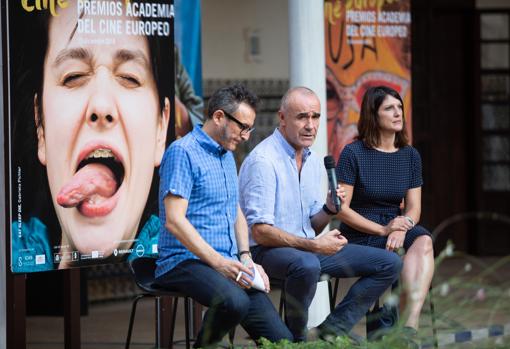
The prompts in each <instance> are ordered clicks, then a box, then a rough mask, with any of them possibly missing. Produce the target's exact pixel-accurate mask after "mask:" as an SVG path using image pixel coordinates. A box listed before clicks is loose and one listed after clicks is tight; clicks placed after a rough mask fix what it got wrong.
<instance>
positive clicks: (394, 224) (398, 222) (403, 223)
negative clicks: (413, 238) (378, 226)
mask: <svg viewBox="0 0 510 349" xmlns="http://www.w3.org/2000/svg"><path fill="white" fill-rule="evenodd" d="M412 227H413V226H412V224H411V223H410V222H409V221H408V220H407V219H406V218H405V217H404V216H397V217H395V218H393V219H392V220H391V221H390V222H389V223H388V224H386V226H385V227H384V235H386V236H389V235H390V234H391V233H393V232H394V231H399V230H401V231H404V232H406V231H408V230H409V229H411V228H412Z"/></svg>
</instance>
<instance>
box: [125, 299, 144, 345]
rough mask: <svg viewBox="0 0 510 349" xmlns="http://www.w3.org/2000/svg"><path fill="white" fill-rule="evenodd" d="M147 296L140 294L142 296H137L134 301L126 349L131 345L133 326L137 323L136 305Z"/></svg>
mask: <svg viewBox="0 0 510 349" xmlns="http://www.w3.org/2000/svg"><path fill="white" fill-rule="evenodd" d="M145 296H147V295H145V294H140V295H138V296H136V297H135V299H134V300H133V305H132V307H131V316H130V317H129V327H128V333H127V338H126V346H125V348H126V349H129V346H130V344H131V333H132V331H133V324H134V321H135V314H136V305H137V304H138V301H139V300H140V299H142V298H144V297H145Z"/></svg>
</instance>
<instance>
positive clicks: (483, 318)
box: [27, 256, 510, 349]
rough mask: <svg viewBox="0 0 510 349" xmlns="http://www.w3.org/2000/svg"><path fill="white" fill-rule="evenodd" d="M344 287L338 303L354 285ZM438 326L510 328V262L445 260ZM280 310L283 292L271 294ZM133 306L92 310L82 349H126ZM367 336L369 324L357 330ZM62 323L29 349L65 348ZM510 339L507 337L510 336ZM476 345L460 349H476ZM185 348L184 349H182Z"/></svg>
mask: <svg viewBox="0 0 510 349" xmlns="http://www.w3.org/2000/svg"><path fill="white" fill-rule="evenodd" d="M353 281H354V280H346V281H343V282H341V285H342V287H341V291H340V295H339V299H340V298H341V297H342V296H343V294H344V293H345V290H346V289H347V287H348V285H349V283H352V282H353ZM434 286H435V287H434V292H433V296H434V303H435V307H436V314H437V317H438V319H437V322H436V325H437V327H438V329H439V333H440V334H447V333H455V332H459V331H462V330H466V329H479V328H487V327H489V326H490V325H495V324H500V325H505V324H508V323H510V257H507V258H506V259H503V258H484V259H472V258H468V257H462V256H459V257H454V258H449V259H447V260H445V261H444V262H443V263H442V264H441V265H440V266H439V267H438V268H437V272H436V276H435V281H434ZM271 298H272V299H273V301H274V303H275V304H277V301H278V299H279V292H278V291H273V292H271ZM130 307H131V302H130V301H129V300H126V301H119V302H110V303H102V304H92V305H91V306H90V308H89V312H90V314H89V315H88V316H85V317H82V320H81V336H82V341H81V343H82V348H83V349H104V348H111V349H117V348H124V345H125V340H126V334H127V327H128V322H129V313H130ZM428 309H429V308H428V304H426V305H425V307H424V311H423V315H422V319H421V331H420V334H421V336H422V337H428V338H430V337H431V333H432V331H431V326H430V314H429V311H428ZM177 318H178V326H177V329H176V335H175V336H176V339H180V338H184V329H183V320H182V319H183V314H182V307H181V306H179V311H178V314H177ZM154 323H155V321H154V303H153V301H151V300H144V301H141V302H140V304H139V307H138V311H137V318H136V321H135V328H134V331H133V338H132V345H131V348H135V349H136V348H154V333H155V329H154ZM354 331H355V332H357V333H358V334H361V335H364V332H365V330H364V323H360V324H358V325H357V326H356V328H355V329H354ZM63 332H64V331H63V319H62V318H55V317H29V318H27V341H28V345H27V347H28V348H30V349H58V348H64V344H63V343H64V338H63ZM506 335H508V333H507V334H506ZM235 342H236V344H243V343H249V341H247V340H246V333H245V332H244V331H242V330H241V329H238V330H237V333H236V340H235ZM472 345H473V344H471V343H468V344H463V345H461V346H459V347H463V348H471V347H476V346H472ZM175 347H176V348H182V347H184V346H183V345H177V346H175Z"/></svg>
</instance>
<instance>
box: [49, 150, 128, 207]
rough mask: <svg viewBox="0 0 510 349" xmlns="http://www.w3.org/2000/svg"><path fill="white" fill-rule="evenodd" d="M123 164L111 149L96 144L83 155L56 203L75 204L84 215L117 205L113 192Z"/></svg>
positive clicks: (121, 176) (116, 189) (120, 183)
mask: <svg viewBox="0 0 510 349" xmlns="http://www.w3.org/2000/svg"><path fill="white" fill-rule="evenodd" d="M124 174H125V171H124V165H123V164H122V161H120V160H119V158H118V157H117V156H115V154H114V152H113V151H112V150H111V149H108V148H106V147H99V148H96V149H94V150H92V151H90V152H89V153H88V154H86V155H85V156H84V159H83V160H82V161H80V162H79V164H78V167H77V169H76V172H75V174H74V175H73V177H72V178H71V179H70V180H69V181H68V182H67V183H66V184H65V185H64V186H63V187H62V189H61V190H60V191H59V193H58V195H57V203H58V204H59V205H60V206H62V207H66V208H70V207H76V208H77V209H78V211H79V212H80V213H81V214H83V215H85V216H88V217H96V216H104V215H107V214H108V213H110V212H111V211H112V210H113V209H114V208H115V206H116V204H117V196H116V195H115V194H116V193H117V191H118V190H119V188H120V186H121V185H122V183H123V181H124Z"/></svg>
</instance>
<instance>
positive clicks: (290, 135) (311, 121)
mask: <svg viewBox="0 0 510 349" xmlns="http://www.w3.org/2000/svg"><path fill="white" fill-rule="evenodd" d="M278 116H279V119H280V126H279V130H280V132H281V133H282V135H283V137H284V138H285V139H286V140H287V142H288V143H289V144H290V145H291V146H292V147H293V148H294V149H295V151H296V156H295V159H296V166H297V169H298V172H299V173H301V167H302V165H303V150H304V149H305V148H306V147H310V146H311V145H312V144H313V142H314V140H315V137H316V135H317V130H318V128H319V120H320V102H319V99H318V98H317V96H315V94H310V93H306V92H303V91H300V90H296V91H294V92H293V93H292V94H291V95H290V97H289V103H288V104H287V105H282V107H281V108H280V111H279V112H278ZM336 193H337V195H338V196H339V197H340V199H342V200H343V198H344V196H345V193H344V189H343V188H342V187H341V186H338V187H337V191H336ZM326 205H327V207H328V208H329V210H330V211H332V212H335V211H336V209H335V206H334V205H333V203H332V202H331V196H330V195H328V199H327V202H326ZM310 220H311V223H312V228H313V229H314V230H315V233H316V234H319V233H320V232H321V231H322V230H323V229H324V228H325V227H326V225H327V224H328V223H329V221H330V220H331V216H329V215H328V214H326V213H325V212H324V211H323V210H321V211H319V212H318V213H317V214H315V215H314V216H312V217H311V218H310ZM252 235H253V238H254V240H255V241H256V242H257V243H258V244H260V245H262V246H267V247H293V248H297V249H300V250H303V251H310V252H314V253H320V254H324V255H333V254H335V253H337V252H338V251H340V250H341V249H342V248H343V247H344V246H345V245H346V244H347V239H346V238H345V237H344V236H342V235H341V232H340V231H339V230H338V229H333V230H331V231H329V232H327V233H325V234H324V235H322V236H321V237H319V238H317V239H305V238H301V237H298V236H295V235H293V234H290V233H288V232H286V231H284V230H282V229H279V228H277V227H275V226H273V225H270V224H262V223H259V224H254V225H253V226H252Z"/></svg>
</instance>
